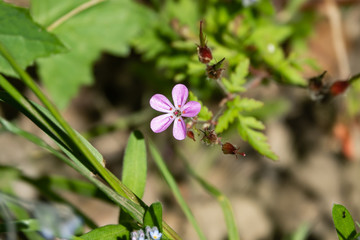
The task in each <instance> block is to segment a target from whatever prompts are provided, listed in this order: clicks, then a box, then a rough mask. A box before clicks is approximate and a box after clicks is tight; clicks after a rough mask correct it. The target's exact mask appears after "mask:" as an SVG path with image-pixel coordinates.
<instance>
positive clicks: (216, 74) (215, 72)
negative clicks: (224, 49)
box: [206, 58, 225, 80]
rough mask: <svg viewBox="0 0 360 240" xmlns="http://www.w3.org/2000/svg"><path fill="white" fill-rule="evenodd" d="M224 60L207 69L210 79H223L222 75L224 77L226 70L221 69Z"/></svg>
mask: <svg viewBox="0 0 360 240" xmlns="http://www.w3.org/2000/svg"><path fill="white" fill-rule="evenodd" d="M224 60H225V58H223V59H221V60H220V61H219V62H217V63H215V64H213V65H209V66H207V67H206V74H207V76H208V78H211V79H214V80H217V79H220V78H221V75H222V73H223V71H224V70H225V69H224V68H222V67H221V65H222V63H223V61H224Z"/></svg>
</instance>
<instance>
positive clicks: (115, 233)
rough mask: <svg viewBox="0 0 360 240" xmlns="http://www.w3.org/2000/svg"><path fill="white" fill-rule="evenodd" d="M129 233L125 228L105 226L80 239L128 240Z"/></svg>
mask: <svg viewBox="0 0 360 240" xmlns="http://www.w3.org/2000/svg"><path fill="white" fill-rule="evenodd" d="M129 236H130V232H129V231H128V230H127V229H126V227H124V226H122V225H106V226H103V227H99V228H96V229H94V230H92V231H90V232H88V233H86V234H84V235H82V236H80V238H81V239H84V240H93V239H101V240H118V239H128V237H129Z"/></svg>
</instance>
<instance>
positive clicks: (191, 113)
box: [181, 101, 201, 117]
mask: <svg viewBox="0 0 360 240" xmlns="http://www.w3.org/2000/svg"><path fill="white" fill-rule="evenodd" d="M200 109H201V104H200V103H198V102H195V101H190V102H187V103H186V104H185V105H184V107H183V108H182V109H181V115H182V116H183V117H195V116H196V115H198V114H199V112H200Z"/></svg>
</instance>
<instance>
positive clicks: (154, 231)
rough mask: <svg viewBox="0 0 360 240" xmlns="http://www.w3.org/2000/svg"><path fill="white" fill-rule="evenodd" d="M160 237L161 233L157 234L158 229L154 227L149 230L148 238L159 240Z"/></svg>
mask: <svg viewBox="0 0 360 240" xmlns="http://www.w3.org/2000/svg"><path fill="white" fill-rule="evenodd" d="M161 236H162V233H161V232H159V230H158V228H157V227H156V226H155V227H153V228H152V229H151V231H150V237H151V238H152V239H153V240H159V239H161Z"/></svg>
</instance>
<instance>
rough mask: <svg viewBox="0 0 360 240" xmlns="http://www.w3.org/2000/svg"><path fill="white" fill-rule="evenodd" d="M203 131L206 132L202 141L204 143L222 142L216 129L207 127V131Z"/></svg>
mask: <svg viewBox="0 0 360 240" xmlns="http://www.w3.org/2000/svg"><path fill="white" fill-rule="evenodd" d="M202 132H203V133H204V136H203V138H202V139H201V141H203V142H204V143H206V144H208V145H212V144H219V143H220V138H219V137H218V136H217V135H216V133H215V131H214V130H209V129H205V131H202Z"/></svg>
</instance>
